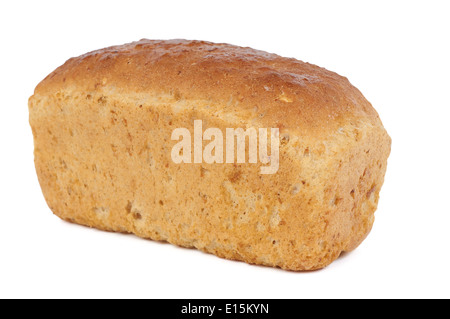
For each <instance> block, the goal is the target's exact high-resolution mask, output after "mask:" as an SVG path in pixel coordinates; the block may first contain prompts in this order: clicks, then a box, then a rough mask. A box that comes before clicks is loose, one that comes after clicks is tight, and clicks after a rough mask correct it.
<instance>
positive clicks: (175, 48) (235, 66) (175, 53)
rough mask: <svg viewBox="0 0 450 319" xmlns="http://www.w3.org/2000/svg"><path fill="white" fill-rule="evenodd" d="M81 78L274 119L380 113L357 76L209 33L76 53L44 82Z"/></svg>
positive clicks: (57, 84)
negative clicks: (354, 81)
mask: <svg viewBox="0 0 450 319" xmlns="http://www.w3.org/2000/svg"><path fill="white" fill-rule="evenodd" d="M71 86H75V87H77V88H78V89H80V90H84V91H86V92H90V91H96V90H98V89H99V88H101V87H103V86H114V87H115V88H116V89H117V93H122V92H126V93H130V92H148V91H152V92H157V93H159V94H172V95H176V96H177V98H184V99H187V100H189V99H196V100H212V101H216V102H221V103H222V104H224V105H230V104H232V105H235V104H236V105H238V107H239V109H242V110H250V111H252V112H255V111H256V112H257V113H259V114H264V115H265V116H264V118H263V121H262V124H263V125H266V127H273V126H274V125H278V126H280V127H289V128H299V129H304V130H305V132H307V134H311V130H314V133H315V134H321V133H325V132H329V131H332V132H334V131H335V129H336V127H337V126H338V125H339V124H340V123H339V122H340V121H344V122H347V121H348V120H349V117H353V118H358V119H360V118H367V119H368V120H369V121H371V122H377V121H378V114H377V113H376V111H375V110H374V109H373V107H372V106H371V105H370V103H369V102H367V100H366V99H365V98H364V97H363V96H362V94H361V93H360V92H359V91H358V90H357V89H356V88H355V87H354V86H352V85H351V84H350V82H349V81H348V80H347V79H346V78H344V77H342V76H340V75H338V74H336V73H334V72H331V71H328V70H326V69H324V68H320V67H318V66H315V65H312V64H309V63H304V62H301V61H298V60H296V59H293V58H284V57H280V56H278V55H276V54H271V53H267V52H264V51H258V50H254V49H251V48H243V47H238V46H234V45H229V44H216V43H211V42H205V41H188V40H170V41H155V40H141V41H138V42H133V43H130V44H126V45H121V46H113V47H109V48H105V49H101V50H97V51H93V52H90V53H87V54H85V55H82V56H80V57H77V58H72V59H70V60H68V61H67V62H66V63H65V64H64V65H63V66H61V67H59V68H58V69H56V70H55V71H54V72H53V73H51V74H50V75H49V76H48V77H47V78H46V79H45V80H44V81H42V83H40V84H39V85H38V86H37V88H36V93H37V94H41V95H45V94H46V93H47V92H54V91H58V90H62V89H65V88H69V87H71Z"/></svg>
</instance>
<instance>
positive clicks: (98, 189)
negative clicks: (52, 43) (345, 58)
mask: <svg viewBox="0 0 450 319" xmlns="http://www.w3.org/2000/svg"><path fill="white" fill-rule="evenodd" d="M29 113H30V123H31V127H32V131H33V135H34V143H35V165H36V171H37V175H38V178H39V182H40V185H41V187H42V191H43V194H44V196H45V199H46V201H47V203H48V205H49V207H50V209H51V210H52V211H53V213H54V214H56V215H57V216H59V217H60V218H62V219H64V220H67V221H70V222H74V223H77V224H81V225H86V226H89V227H95V228H98V229H102V230H108V231H116V232H125V233H134V234H136V235H137V236H140V237H143V238H149V239H153V240H158V241H167V242H170V243H172V244H175V245H179V246H183V247H195V248H197V249H200V250H202V251H205V252H208V253H212V254H215V255H217V256H220V257H223V258H227V259H233V260H240V261H244V262H247V263H251V264H259V265H267V266H274V267H280V268H283V269H288V270H295V271H299V270H313V269H319V268H322V267H325V266H327V265H328V264H330V263H331V262H332V261H333V260H335V259H336V258H337V257H338V256H339V255H340V254H341V252H344V251H350V250H353V249H354V248H356V247H357V246H358V245H359V244H360V243H361V242H362V241H363V240H364V238H365V237H366V236H367V234H368V233H369V232H370V230H371V227H372V224H373V221H374V212H375V210H376V207H377V202H378V198H379V192H380V188H381V186H382V184H383V180H384V175H385V171H386V164H387V158H388V156H389V153H390V146H391V139H390V137H389V136H388V134H387V133H386V131H385V129H384V127H383V125H382V123H381V121H380V118H379V116H378V114H377V112H376V111H375V110H374V109H373V107H372V106H371V104H370V103H369V102H368V101H367V100H366V99H365V98H364V97H363V95H362V94H361V93H360V92H359V91H358V90H357V89H356V88H355V87H354V86H352V85H351V84H350V83H349V81H348V80H347V79H346V78H344V77H342V76H339V75H338V74H336V73H333V72H330V71H328V70H326V69H323V68H320V67H317V66H315V65H312V64H309V63H304V62H301V61H298V60H296V59H292V58H284V57H280V56H278V55H275V54H270V53H267V52H263V51H258V50H254V49H250V48H244V47H238V46H233V45H229V44H215V43H210V42H204V41H187V40H170V41H152V40H141V41H139V42H134V43H130V44H126V45H122V46H115V47H110V48H106V49H102V50H98V51H94V52H91V53H88V54H85V55H82V56H80V57H77V58H72V59H70V60H68V61H67V62H66V63H65V64H64V65H62V66H61V67H59V68H57V69H56V70H55V71H54V72H52V73H51V74H50V75H49V76H47V78H45V79H44V80H43V81H42V82H41V83H40V84H39V85H38V86H37V87H36V89H35V92H34V95H33V96H32V97H31V98H30V99H29ZM199 121H200V122H199ZM199 123H201V127H200V135H198V132H197V133H195V132H194V127H195V125H196V124H199ZM178 128H184V131H186V130H188V131H189V132H191V134H192V141H188V142H186V144H185V145H188V144H189V146H192V148H191V150H192V154H191V153H189V152H188V151H189V150H188V147H185V148H180V149H177V150H178V151H179V152H178V151H174V149H176V148H175V147H176V145H177V143H180V141H181V137H180V136H181V135H180V136H178V138H177V136H175V138H174V132H176V129H178ZM209 128H213V129H215V131H214V132H217V130H219V131H221V132H223V138H224V140H225V137H228V136H227V133H226V132H227V129H230V128H234V129H236V130H237V129H239V128H240V129H242V130H247V131H246V132H248V130H249V129H254V131H256V132H257V133H259V138H260V142H261V141H263V140H264V139H263V138H261V136H264V135H263V134H262V132H264V129H267V131H266V132H267V141H268V145H267V150H268V152H267V154H266V155H267V156H266V157H264V156H262V157H256V161H255V158H253V160H252V159H251V158H250V154H251V151H254V150H252V149H251V147H250V143H251V142H250V141H251V136H250V135H248V136H247V138H245V135H244V138H245V139H244V146H245V147H246V148H245V149H244V151H245V150H246V151H247V152H246V153H245V158H241V159H240V160H238V155H237V153H238V151H239V150H237V151H236V156H235V157H234V158H235V160H234V161H233V160H232V161H226V160H225V157H226V156H227V158H228V156H230V159H232V158H233V155H235V154H234V150H233V152H227V154H226V147H228V145H229V141H226V142H225V141H224V144H223V154H222V155H221V153H220V152H219V149H220V148H219V146H217V145H218V144H216V146H217V147H216V149H215V151H216V152H218V153H214V154H215V156H216V157H215V159H216V160H215V161H213V162H211V161H207V160H206V158H205V159H202V156H201V154H202V153H201V149H200V158H196V159H195V158H194V157H195V152H194V150H196V151H198V150H199V147H200V148H202V149H203V150H204V151H205V152H206V146H207V145H208V143H212V142H211V141H212V138H210V139H209V140H208V139H207V136H206V134H205V135H202V133H206V131H207V129H209ZM197 129H198V125H197ZM260 129H262V130H260ZM210 132H212V131H210ZM235 132H236V131H235ZM196 134H197V135H196ZM175 135H176V134H175ZM271 136H272V150H271V146H270V145H271V144H270V137H271ZM198 137H199V138H200V139H198ZM210 137H211V136H210ZM231 137H233V136H231ZM234 137H236V145H237V143H238V142H237V138H238V136H237V135H236V136H234ZM274 137H275V140H274V139H273V138H274ZM202 138H203V139H202ZM214 138H215V139H214V140H217V141H219V135H214ZM277 142H278V143H279V144H278V148H277ZM196 143H197V144H196ZM225 143H226V146H225ZM259 149H262V146H261V144H260V145H259ZM230 150H231V149H230ZM270 150H271V151H272V153H271V152H270ZM277 151H278V154H276V153H277ZM174 153H175V154H174ZM189 154H191V155H189ZM204 154H206V153H204ZM211 154H213V152H211ZM174 155H175V157H177V156H178V155H179V156H182V158H183V159H184V160H182V161H180V160H179V158H178V160H177V159H174ZM219 155H221V156H223V161H220V160H218V159H219ZM275 155H276V156H275ZM269 161H271V163H269ZM270 165H272V170H271V171H270V170H269V171H266V172H264V171H263V168H264V167H266V168H267V167H269V166H270ZM142 253H143V254H145V253H148V252H145V251H143V252H142Z"/></svg>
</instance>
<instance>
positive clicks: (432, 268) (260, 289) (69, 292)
mask: <svg viewBox="0 0 450 319" xmlns="http://www.w3.org/2000/svg"><path fill="white" fill-rule="evenodd" d="M449 3H450V2H449V1H431V0H430V1H281V0H277V1H261V0H259V1H243V0H239V1H230V0H228V1H223V2H219V1H167V0H165V1H161V2H150V1H142V2H138V1H130V0H127V1H122V2H116V1H92V0H91V1H80V0H78V1H71V2H69V1H53V2H50V1H29V2H23V1H2V2H1V4H0V32H1V43H0V46H1V48H0V55H1V57H0V81H1V83H0V88H1V91H0V92H1V96H0V98H1V100H0V101H1V105H0V113H1V114H0V130H1V132H0V141H1V148H0V152H1V153H0V155H1V156H0V161H1V163H0V170H1V175H0V196H1V206H0V297H2V298H15V297H25V298H35V297H36V298H37V297H38V298H58V297H59V298H230V297H234V298H449V297H450V292H449V291H450V288H449V285H450V275H449V267H450V250H449V244H450V236H449V233H450V231H449V229H450V205H449V197H450V194H449V192H450V172H449V165H450V164H449V163H450V153H449V137H450V128H449V127H450V124H449V115H450V100H449V92H450V77H449V75H450V62H449V61H450V18H449V15H450V5H449ZM141 38H150V39H170V38H187V39H202V40H209V41H213V42H227V43H232V44H237V45H241V46H250V47H253V48H256V49H261V50H265V51H269V52H273V53H277V54H280V55H283V56H288V57H295V58H297V59H300V60H303V61H307V62H311V63H314V64H317V65H320V66H323V67H325V68H327V69H330V70H332V71H335V72H338V73H340V74H342V75H344V76H347V77H348V78H349V79H350V81H351V82H352V83H353V84H354V85H355V86H356V87H358V88H359V89H360V90H361V91H362V92H363V94H364V95H365V96H366V98H367V99H368V100H369V101H370V102H371V103H372V104H373V105H374V107H375V108H376V109H377V111H378V112H379V114H380V116H381V119H382V120H383V123H384V125H385V127H386V129H387V130H388V132H389V134H390V135H391V137H392V139H393V145H392V154H391V157H390V158H389V164H388V172H387V175H386V181H385V185H384V187H383V189H382V192H381V198H380V203H379V208H378V210H377V212H376V214H375V216H376V221H375V225H374V228H373V230H372V232H371V234H370V235H369V237H368V238H367V239H366V241H365V242H364V243H363V244H362V245H361V246H360V247H359V248H358V249H357V250H356V251H354V252H352V253H349V254H346V255H345V256H343V257H341V258H339V259H338V260H337V261H336V262H334V263H333V264H331V265H330V266H329V267H327V268H325V269H324V270H321V271H315V272H306V273H295V272H287V271H283V270H279V269H272V268H267V267H258V266H250V265H247V264H244V263H241V262H233V261H227V260H223V259H220V258H217V257H214V256H212V255H207V254H205V253H202V252H198V251H196V250H191V249H182V248H178V247H174V246H172V245H169V244H162V243H156V242H152V241H148V240H143V239H139V238H136V237H134V236H131V235H119V234H113V233H106V232H101V231H97V230H94V229H88V228H85V227H81V226H76V225H72V224H69V223H66V222H63V221H61V220H60V219H59V218H58V217H56V216H54V215H52V213H51V212H50V210H49V209H48V207H47V205H46V203H45V201H44V198H43V196H42V194H41V191H40V187H39V184H38V181H37V178H36V174H35V171H34V165H33V140H32V135H31V130H30V128H29V125H28V109H27V99H28V97H29V96H30V95H32V93H33V90H34V87H35V86H36V85H37V83H38V82H39V81H41V80H42V79H43V78H44V77H45V76H46V75H47V74H48V73H50V72H51V71H52V70H54V69H55V68H56V67H58V66H59V65H61V64H62V63H64V62H65V60H67V59H68V58H70V57H72V56H77V55H80V54H83V53H85V52H87V51H91V50H94V49H99V48H102V47H105V46H110V45H115V44H122V43H126V42H131V41H134V40H139V39H141Z"/></svg>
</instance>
